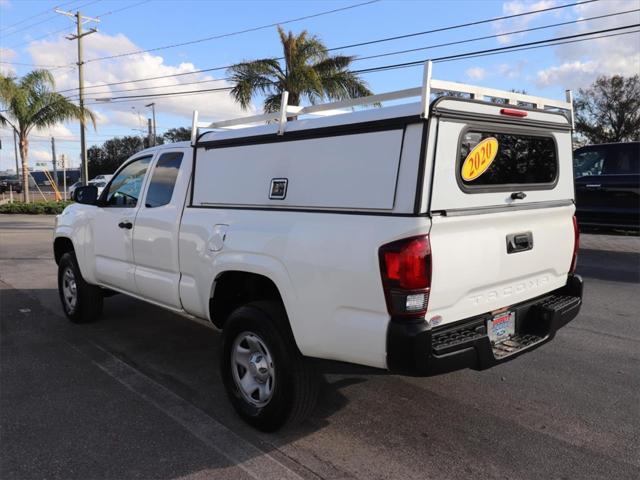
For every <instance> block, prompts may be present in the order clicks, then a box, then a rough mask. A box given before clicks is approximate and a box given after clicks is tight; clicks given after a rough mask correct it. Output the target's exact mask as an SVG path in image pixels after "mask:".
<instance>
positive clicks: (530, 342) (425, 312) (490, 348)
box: [53, 64, 582, 431]
mask: <svg viewBox="0 0 640 480" xmlns="http://www.w3.org/2000/svg"><path fill="white" fill-rule="evenodd" d="M430 71H431V67H430V64H427V65H426V66H425V81H424V82H423V85H422V86H420V87H417V88H413V89H407V90H401V91H397V92H391V93H387V94H380V95H374V96H371V97H367V98H363V99H354V100H349V101H345V102H336V103H330V104H323V105H313V106H308V107H299V106H292V105H288V102H287V93H286V92H283V96H282V105H281V109H280V111H279V112H276V113H273V114H264V115H256V116H252V117H246V118H242V119H232V120H226V121H218V122H213V123H208V122H201V121H200V120H199V119H198V114H197V112H194V120H193V129H192V134H193V138H192V140H191V141H190V142H183V143H174V144H166V145H160V146H157V147H153V148H149V149H146V150H144V151H141V152H139V153H137V154H135V155H133V156H132V157H131V158H130V159H128V160H127V161H126V162H124V164H123V165H122V166H121V167H120V168H119V169H118V170H117V171H116V173H115V174H114V176H113V178H112V179H111V180H110V181H109V183H108V184H107V186H106V187H105V188H104V191H103V192H102V193H101V194H100V195H99V196H98V195H97V189H96V187H95V186H86V187H81V188H79V189H78V190H77V191H76V194H75V200H76V203H74V204H72V205H70V206H69V207H67V208H66V209H65V210H64V212H63V213H62V214H61V215H59V216H58V217H57V222H56V226H55V234H54V242H53V250H54V253H55V260H56V263H57V265H58V269H59V273H58V286H59V291H60V299H61V302H62V307H63V309H64V312H65V314H66V316H67V317H68V318H69V319H70V320H71V321H72V322H76V323H83V322H91V321H94V320H96V319H97V318H98V317H99V316H100V313H101V309H102V304H103V298H104V297H105V296H108V295H111V294H113V293H114V292H120V293H123V294H126V295H130V296H132V297H135V298H138V299H140V300H143V301H145V302H149V303H151V304H154V305H158V306H160V307H163V308H165V309H167V310H170V311H172V312H175V313H177V314H180V315H183V316H185V317H188V318H191V319H195V320H200V321H204V322H206V323H207V324H210V325H211V326H213V327H215V328H217V329H220V330H221V331H222V336H223V348H222V356H221V359H220V362H219V365H220V373H221V377H222V380H223V382H224V385H225V387H226V390H227V392H228V396H229V398H230V401H231V403H232V404H233V406H234V408H235V410H236V411H237V412H238V413H239V415H240V416H241V417H242V418H243V419H244V420H246V421H247V422H248V423H250V424H251V425H253V426H254V427H256V428H258V429H261V430H264V431H273V430H275V429H277V428H280V427H281V426H282V425H284V424H285V423H286V422H288V421H294V420H300V419H302V418H304V417H305V416H306V415H307V414H308V413H309V412H310V411H311V409H312V408H313V405H314V401H315V398H316V394H317V389H318V382H317V377H316V374H315V373H314V372H315V371H316V370H315V367H314V365H317V363H318V362H317V359H325V360H331V361H338V362H347V363H351V364H358V365H365V366H369V367H375V368H379V369H386V370H388V371H391V372H394V373H400V374H405V375H415V376H430V375H435V374H442V373H445V372H450V371H453V370H458V369H464V368H471V369H476V370H482V369H486V368H490V367H493V366H496V365H500V364H501V363H504V362H507V361H511V360H513V359H515V358H516V357H518V356H519V355H521V354H523V353H526V352H530V351H533V350H534V349H536V348H537V347H539V346H541V345H542V344H544V343H546V342H548V341H550V340H552V339H553V338H554V336H555V335H556V332H557V331H558V329H560V328H561V327H563V326H564V325H566V324H567V323H568V322H569V321H571V320H572V319H573V318H575V317H576V315H577V314H578V311H579V310H580V306H581V303H582V280H581V278H580V277H579V276H578V275H576V274H575V273H574V270H575V266H576V255H577V250H578V229H577V225H576V221H575V217H574V211H575V206H574V184H573V169H572V144H571V132H572V121H573V120H572V118H573V110H572V105H571V101H570V100H571V99H570V92H568V98H567V100H566V101H565V100H562V101H559V100H553V99H544V98H538V97H533V96H529V95H525V94H519V93H514V92H506V91H500V90H493V89H487V88H484V87H475V86H471V85H464V84H459V83H454V82H448V81H440V80H432V79H431V78H430ZM450 92H456V94H455V95H451V94H450ZM412 97H418V101H414V102H411V101H406V100H407V99H410V98H412ZM403 100H405V103H401V102H402V101H403ZM389 101H392V105H390V106H385V102H386V103H388V102H389ZM355 106H362V108H358V109H354V108H353V107H355ZM367 106H369V107H370V108H367ZM293 118H295V121H293V120H292V119H293ZM159 341H160V340H159Z"/></svg>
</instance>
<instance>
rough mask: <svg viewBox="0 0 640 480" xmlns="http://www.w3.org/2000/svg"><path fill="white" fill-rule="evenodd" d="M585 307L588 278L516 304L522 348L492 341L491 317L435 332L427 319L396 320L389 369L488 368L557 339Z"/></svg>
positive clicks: (421, 371) (425, 372)
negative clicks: (584, 282) (501, 347)
mask: <svg viewBox="0 0 640 480" xmlns="http://www.w3.org/2000/svg"><path fill="white" fill-rule="evenodd" d="M581 306H582V278H580V276H578V275H569V278H568V281H567V284H566V285H565V286H564V287H562V288H560V289H558V290H555V291H553V292H550V293H548V294H546V295H543V296H541V297H538V298H534V299H531V300H528V301H526V302H522V303H519V304H516V305H512V306H511V307H510V310H513V311H515V312H516V337H514V338H515V339H516V341H515V343H518V344H519V347H518V348H514V349H513V350H512V351H508V352H507V351H505V350H499V349H498V348H497V347H494V346H493V345H492V344H491V342H490V341H489V337H488V336H487V333H486V321H487V320H488V319H489V318H490V317H491V315H490V314H489V313H487V314H484V315H479V316H477V317H472V318H468V319H465V320H461V321H460V322H456V323H455V324H452V325H445V326H443V327H440V328H438V327H436V328H434V329H430V328H429V327H428V325H427V323H426V322H425V321H420V322H416V323H406V322H402V321H396V320H393V319H392V321H391V322H390V324H389V328H388V331H387V366H388V368H389V370H391V371H392V372H394V373H401V374H404V375H415V376H431V375H437V374H440V373H446V372H451V371H454V370H460V369H464V368H472V369H474V370H484V369H487V368H491V367H493V366H494V365H498V364H500V363H504V362H507V361H509V360H512V359H514V358H515V357H517V356H519V355H521V354H523V353H525V352H529V351H531V350H534V349H535V348H537V347H539V346H540V345H543V344H544V343H547V342H548V341H550V340H552V339H553V338H554V336H555V334H556V332H557V331H558V330H559V329H560V328H562V327H563V326H565V325H566V324H567V323H569V322H570V321H571V320H573V319H574V318H575V317H576V316H577V315H578V312H579V311H580V307H581Z"/></svg>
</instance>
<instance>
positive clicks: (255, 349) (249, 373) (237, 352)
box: [231, 332, 276, 407]
mask: <svg viewBox="0 0 640 480" xmlns="http://www.w3.org/2000/svg"><path fill="white" fill-rule="evenodd" d="M231 371H232V374H233V380H234V381H235V382H236V386H237V387H238V390H239V391H240V393H241V394H242V396H243V397H244V399H245V400H246V401H247V402H249V403H250V404H251V405H253V406H255V407H264V406H265V405H267V404H268V403H269V400H271V397H272V396H273V390H274V387H275V382H276V376H275V368H274V364H273V357H272V356H271V352H269V349H268V348H267V346H266V344H265V343H264V341H263V340H262V339H261V338H260V337H259V336H258V335H256V334H255V333H252V332H242V333H240V334H239V335H238V336H237V337H236V339H235V340H234V341H233V346H232V347H231Z"/></svg>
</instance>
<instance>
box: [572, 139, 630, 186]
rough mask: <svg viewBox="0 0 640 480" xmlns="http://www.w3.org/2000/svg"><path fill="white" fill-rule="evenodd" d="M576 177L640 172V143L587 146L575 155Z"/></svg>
mask: <svg viewBox="0 0 640 480" xmlns="http://www.w3.org/2000/svg"><path fill="white" fill-rule="evenodd" d="M573 166H574V172H575V176H576V178H579V177H586V176H590V175H630V174H636V175H637V174H639V173H640V144H639V143H620V144H616V145H607V146H598V147H585V148H581V149H579V150H577V151H576V153H575V154H574V157H573Z"/></svg>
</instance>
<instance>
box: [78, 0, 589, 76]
mask: <svg viewBox="0 0 640 480" xmlns="http://www.w3.org/2000/svg"><path fill="white" fill-rule="evenodd" d="M379 1H380V0H368V1H366V2H362V3H356V4H355V5H349V6H347V7H341V8H334V9H333V10H327V11H324V12H318V13H314V14H312V15H305V16H303V17H298V18H292V19H289V20H283V21H281V22H274V23H269V24H267V25H260V26H258V27H252V28H247V29H244V30H239V31H236V32H229V33H223V34H220V35H213V36H210V37H205V38H199V39H196V40H190V41H188V42H182V43H174V44H171V45H165V46H162V47H155V48H148V49H145V50H136V51H134V52H127V53H120V54H117V55H109V56H107V57H98V58H90V59H88V60H87V61H86V63H90V62H97V61H102V60H109V59H112V58H120V57H127V56H130V55H138V54H140V53H148V52H157V51H158V50H167V49H169V48H176V47H184V46H186V45H194V44H196V43H202V42H208V41H210V40H217V39H220V38H227V37H232V36H235V35H241V34H244V33H250V32H256V31H258V30H264V29H265V28H273V27H276V26H278V25H286V24H288V23H293V22H299V21H302V20H309V19H311V18H316V17H321V16H323V15H329V14H332V13H337V12H343V11H345V10H351V9H354V8H358V7H363V6H365V5H370V4H372V3H377V2H379ZM591 1H596V0H591Z"/></svg>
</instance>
